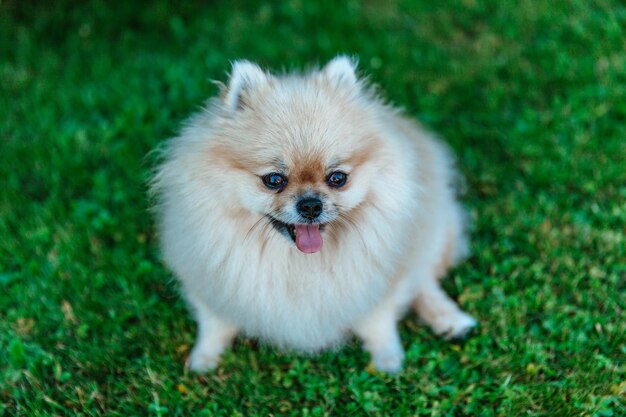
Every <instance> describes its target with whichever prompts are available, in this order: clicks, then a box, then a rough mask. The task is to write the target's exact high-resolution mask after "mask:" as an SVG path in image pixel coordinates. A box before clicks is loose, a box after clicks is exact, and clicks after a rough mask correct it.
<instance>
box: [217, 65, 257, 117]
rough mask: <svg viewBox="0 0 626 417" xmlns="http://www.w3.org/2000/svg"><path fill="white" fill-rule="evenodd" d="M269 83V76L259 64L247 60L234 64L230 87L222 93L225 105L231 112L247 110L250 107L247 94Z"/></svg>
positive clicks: (229, 82) (229, 81)
mask: <svg viewBox="0 0 626 417" xmlns="http://www.w3.org/2000/svg"><path fill="white" fill-rule="evenodd" d="M267 82H268V75H267V74H266V73H265V72H264V71H263V70H262V69H261V68H260V67H259V66H258V65H257V64H254V63H252V62H250V61H245V60H244V61H235V62H233V68H232V70H231V71H230V78H229V80H228V86H227V87H226V90H225V91H224V92H223V93H222V97H223V100H224V104H226V106H227V107H228V108H229V109H231V110H239V109H243V108H245V107H246V106H247V105H248V103H247V102H246V94H247V93H248V92H249V91H251V90H252V89H254V88H258V87H261V86H263V85H265V84H267Z"/></svg>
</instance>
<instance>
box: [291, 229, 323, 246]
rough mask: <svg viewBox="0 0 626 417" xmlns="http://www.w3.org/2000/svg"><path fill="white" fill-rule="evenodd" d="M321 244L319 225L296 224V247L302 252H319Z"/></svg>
mask: <svg viewBox="0 0 626 417" xmlns="http://www.w3.org/2000/svg"><path fill="white" fill-rule="evenodd" d="M322 243H323V242H322V235H321V234H320V225H319V224H296V246H297V247H298V249H300V250H301V251H302V252H304V253H315V252H319V250H320V249H322Z"/></svg>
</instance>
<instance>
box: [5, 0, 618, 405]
mask: <svg viewBox="0 0 626 417" xmlns="http://www.w3.org/2000/svg"><path fill="white" fill-rule="evenodd" d="M625 31H626V4H625V3H624V2H622V1H618V0H600V1H594V2H589V1H582V0H570V1H548V0H534V1H533V0H520V1H516V2H513V1H506V0H505V1H498V0H485V1H479V0H442V1H438V2H431V1H428V0H413V1H409V0H404V1H375V0H369V1H363V2H357V1H346V2H332V1H319V2H316V1H302V0H291V1H285V2H275V3H274V2H246V1H228V2H227V1H212V2H200V1H190V2H179V3H174V2H172V3H170V2H166V1H154V2H147V1H137V2H117V1H109V2H105V1H91V2H79V1H57V2H54V3H52V2H33V1H20V0H8V1H7V0H3V1H2V2H0V109H1V111H0V416H13V415H18V416H27V415H29V416H50V415H77V416H78V415H81V416H91V415H105V414H106V415H109V416H146V415H154V416H166V415H167V416H170V415H171V416H183V415H203V416H213V415H215V416H237V415H238V416H254V415H259V416H260V415H293V416H300V415H302V416H325V415H337V416H339V415H373V416H391V415H397V416H408V415H433V416H434V415H436V416H521V415H524V416H619V415H626V406H625V403H624V402H625V398H626V397H625V396H626V362H625V357H626V341H625V333H626V324H625V323H626V320H625V313H624V309H625V305H626V253H625V252H626V249H625V248H626V243H625V237H624V236H625V234H626V233H625V232H626V230H625V224H626V52H625V51H626V34H625ZM337 53H348V54H353V55H356V56H358V57H359V58H360V67H361V70H362V71H363V73H365V74H369V75H370V77H371V80H372V81H373V82H375V83H377V84H379V85H380V86H381V87H382V90H383V91H384V92H385V95H386V97H387V98H389V99H390V100H391V101H393V102H395V103H397V104H398V105H400V106H402V107H404V108H405V109H406V110H407V112H408V113H410V114H412V115H414V116H415V117H417V118H419V119H420V120H422V121H423V122H424V123H425V124H427V125H428V126H429V127H431V128H432V129H433V130H435V131H437V132H439V133H440V134H441V135H442V136H443V137H444V138H445V139H446V141H448V142H449V143H450V144H451V146H452V147H453V148H454V149H455V151H456V154H457V155H458V158H459V165H460V168H461V170H462V171H463V173H464V174H465V176H466V177H467V180H468V181H467V182H468V195H467V197H466V205H467V207H468V209H469V210H470V211H471V213H472V216H473V218H474V219H475V220H474V223H475V227H474V231H473V240H472V249H473V257H472V258H471V259H470V260H469V261H468V262H466V263H465V264H463V265H462V266H461V267H459V268H458V269H457V270H456V271H454V273H453V274H451V277H450V279H448V280H447V281H446V288H447V290H448V291H449V292H450V293H451V294H453V295H454V296H455V297H456V298H458V300H459V301H460V303H461V304H462V306H463V307H464V309H466V310H467V311H468V312H470V313H471V314H473V315H474V316H476V317H477V318H478V319H479V321H480V323H481V327H480V329H479V331H478V332H477V333H476V334H475V335H474V336H473V337H472V338H470V339H468V340H467V341H465V342H464V343H460V344H459V343H456V344H449V343H446V342H443V341H441V340H439V339H437V338H435V337H434V336H433V335H432V334H431V333H430V332H429V331H428V330H427V329H426V328H425V327H423V326H421V325H420V324H419V323H418V321H417V319H416V317H415V316H413V315H411V316H409V317H408V318H407V319H406V320H404V321H403V322H402V338H403V341H404V345H405V347H406V349H407V359H406V364H405V371H404V372H403V373H402V374H401V375H399V376H397V377H391V376H386V375H372V374H370V373H368V372H367V371H366V367H367V363H368V358H367V355H366V354H365V353H363V352H362V351H361V349H360V347H359V345H358V343H356V342H352V343H350V344H349V345H348V346H346V347H345V348H343V349H341V350H339V351H337V352H328V353H325V354H323V355H321V356H319V357H313V358H309V357H300V356H297V355H286V354H280V353H278V352H275V351H274V350H273V349H272V348H269V347H266V346H259V345H257V343H255V342H254V341H250V340H239V341H238V342H237V344H236V346H235V348H234V350H233V351H232V352H230V353H228V354H226V356H225V358H224V361H223V365H222V366H221V367H220V368H219V370H217V371H216V372H215V373H213V374H209V375H206V376H196V375H191V374H187V373H185V371H184V370H183V361H184V358H185V357H186V355H187V353H188V351H189V349H190V346H191V344H192V343H193V340H194V332H195V329H194V325H193V322H192V321H191V319H190V318H189V316H188V314H187V312H186V310H185V307H184V305H183V303H182V301H181V300H180V299H179V297H178V295H177V288H176V285H175V284H174V283H173V282H172V280H171V277H170V274H169V273H168V272H167V271H166V270H165V268H164V267H163V266H162V265H161V263H160V261H159V255H158V251H157V248H156V245H155V241H154V229H153V226H152V222H151V218H150V216H149V214H148V212H147V211H148V206H149V202H148V199H147V196H146V186H145V181H146V179H147V178H148V175H149V171H150V167H151V160H150V158H146V155H147V154H148V153H149V151H150V150H151V149H153V148H154V147H156V146H157V145H158V144H159V143H161V142H162V141H163V140H165V139H166V138H168V137H170V136H172V135H174V134H175V132H176V131H177V129H178V127H179V126H180V124H181V122H182V121H183V120H184V119H185V118H186V117H187V116H188V115H189V114H190V113H191V112H193V111H195V110H196V109H198V107H199V105H200V104H201V103H202V102H203V101H204V100H205V99H206V98H208V97H210V96H211V95H213V94H215V92H216V91H215V87H214V86H213V85H212V84H211V83H210V80H211V79H217V80H222V81H223V80H225V77H226V72H227V71H228V69H229V62H230V61H231V60H234V59H237V58H247V59H251V60H255V61H258V62H259V63H260V64H261V65H263V66H264V67H267V68H272V69H274V70H280V69H291V68H305V67H306V66H307V65H311V64H315V63H323V62H325V61H327V60H328V59H330V58H331V57H333V56H334V55H335V54H337Z"/></svg>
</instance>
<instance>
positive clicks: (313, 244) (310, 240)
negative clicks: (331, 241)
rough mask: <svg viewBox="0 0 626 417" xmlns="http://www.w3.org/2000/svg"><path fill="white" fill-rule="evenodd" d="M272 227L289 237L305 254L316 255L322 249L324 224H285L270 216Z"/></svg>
mask: <svg viewBox="0 0 626 417" xmlns="http://www.w3.org/2000/svg"><path fill="white" fill-rule="evenodd" d="M268 217H269V219H270V222H271V224H272V226H274V228H275V229H276V230H278V231H279V232H280V233H282V234H283V235H285V236H289V237H290V238H291V240H292V241H293V242H294V243H295V244H296V247H297V248H298V249H299V250H300V251H301V252H304V253H315V252H319V251H320V250H321V249H322V245H323V243H324V240H323V239H322V233H321V232H322V231H323V230H324V226H325V225H324V224H320V223H296V224H289V223H283V222H281V221H280V220H278V219H275V218H273V217H270V216H268Z"/></svg>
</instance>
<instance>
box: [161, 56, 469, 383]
mask: <svg viewBox="0 0 626 417" xmlns="http://www.w3.org/2000/svg"><path fill="white" fill-rule="evenodd" d="M454 176H455V173H454V171H453V167H452V162H451V158H450V156H449V155H448V152H447V150H446V148H445V147H444V146H443V145H442V144H441V143H440V142H439V141H438V140H437V139H435V138H434V137H432V136H431V135H429V134H428V133H426V132H424V131H423V130H422V129H420V128H419V127H418V125H416V124H415V123H414V122H412V121H410V120H408V119H407V118H405V117H404V116H403V115H401V114H400V112H399V111H398V110H396V109H394V108H392V107H390V106H388V105H386V104H384V103H383V102H382V101H381V100H379V99H378V98H377V97H376V96H375V95H374V94H373V92H372V90H371V89H370V88H368V87H367V86H366V85H364V83H363V82H362V81H361V80H359V79H358V78H357V76H356V75H355V63H354V62H353V61H352V60H350V59H348V58H346V57H342V56H340V57H337V58H335V59H333V60H332V61H331V62H330V63H328V64H327V65H326V66H325V67H324V68H322V69H321V70H317V71H313V72H310V73H307V74H304V75H302V74H288V75H281V76H276V75H272V74H269V73H267V72H265V71H263V70H262V69H261V68H259V67H258V66H257V65H255V64H253V63H250V62H247V61H238V62H235V63H234V65H233V68H232V72H231V75H230V79H229V81H228V85H226V86H224V88H223V91H222V94H221V96H220V97H219V98H216V99H214V100H212V101H211V102H210V103H209V105H208V107H207V108H206V109H204V110H203V111H201V112H200V113H199V114H196V115H195V116H194V117H192V118H191V119H190V120H189V122H188V123H187V124H186V126H185V128H184V129H183V131H182V133H181V134H180V135H179V136H178V137H177V138H175V139H173V140H172V141H171V142H170V143H169V146H168V147H167V149H166V151H165V158H164V162H163V163H162V164H161V166H160V167H159V169H158V172H157V174H156V176H155V178H154V182H153V185H154V191H155V192H156V193H157V195H158V199H159V204H158V213H159V216H158V218H159V221H158V224H159V231H160V239H161V245H162V251H163V254H164V257H165V261H166V262H167V264H168V265H169V266H170V268H171V269H172V270H173V272H174V273H175V275H176V276H177V277H178V279H179V280H180V281H181V283H182V289H183V293H184V296H185V298H186V300H187V301H188V303H189V305H190V306H191V308H192V310H193V312H194V314H195V317H196V320H197V322H198V336H197V342H196V345H195V347H194V348H193V351H192V352H191V355H190V358H189V366H190V367H191V369H193V370H195V371H199V372H202V371H206V370H208V369H211V368H214V367H215V366H216V365H217V364H218V361H219V357H220V355H221V353H222V352H223V351H224V349H226V348H227V347H228V346H229V345H230V344H231V342H232V340H233V338H234V336H235V335H236V334H237V333H239V332H243V333H244V334H246V335H248V336H253V337H258V338H260V339H262V340H264V341H267V342H270V343H273V344H275V345H278V346H279V347H283V348H288V349H296V350H299V351H304V352H315V351H319V350H321V349H325V348H328V347H332V346H336V345H338V344H339V343H341V342H342V341H343V340H344V339H345V338H346V336H348V335H349V334H351V333H353V334H355V335H357V336H358V337H359V338H361V339H362V340H363V342H364V345H365V348H366V349H367V350H368V351H369V352H370V354H371V357H372V361H373V364H374V366H375V367H376V368H377V369H379V370H381V371H387V372H398V371H399V370H400V369H401V367H402V361H403V356H404V353H403V349H402V346H401V344H400V338H399V336H398V331H397V328H396V323H397V321H398V320H399V319H400V318H401V317H402V315H403V314H404V313H405V312H406V311H407V310H408V309H409V307H410V306H411V305H413V306H414V307H415V309H416V311H417V313H418V314H419V316H420V317H421V318H422V319H423V320H424V321H425V322H426V323H427V324H429V325H430V326H431V327H432V329H433V330H434V332H435V333H437V334H440V335H444V336H445V337H459V336H463V335H464V334H466V333H467V332H468V330H469V329H471V328H472V327H473V326H474V325H475V324H476V322H475V321H474V319H473V318H472V317H471V316H469V315H468V314H466V313H464V312H463V311H461V310H460V309H459V307H458V306H457V305H456V304H455V303H454V302H453V301H452V300H451V299H450V298H449V297H448V296H447V295H446V294H445V293H444V291H443V290H442V289H441V287H440V285H439V281H438V280H439V278H441V277H442V276H443V275H444V274H445V273H446V271H447V270H448V268H449V267H450V266H452V265H454V263H455V262H457V261H458V260H460V259H461V258H462V257H463V255H465V253H466V241H465V236H464V224H463V222H464V220H463V219H464V216H463V212H462V210H461V207H460V206H459V203H458V202H457V201H456V198H455V192H454V189H453V187H452V182H453V179H454Z"/></svg>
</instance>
